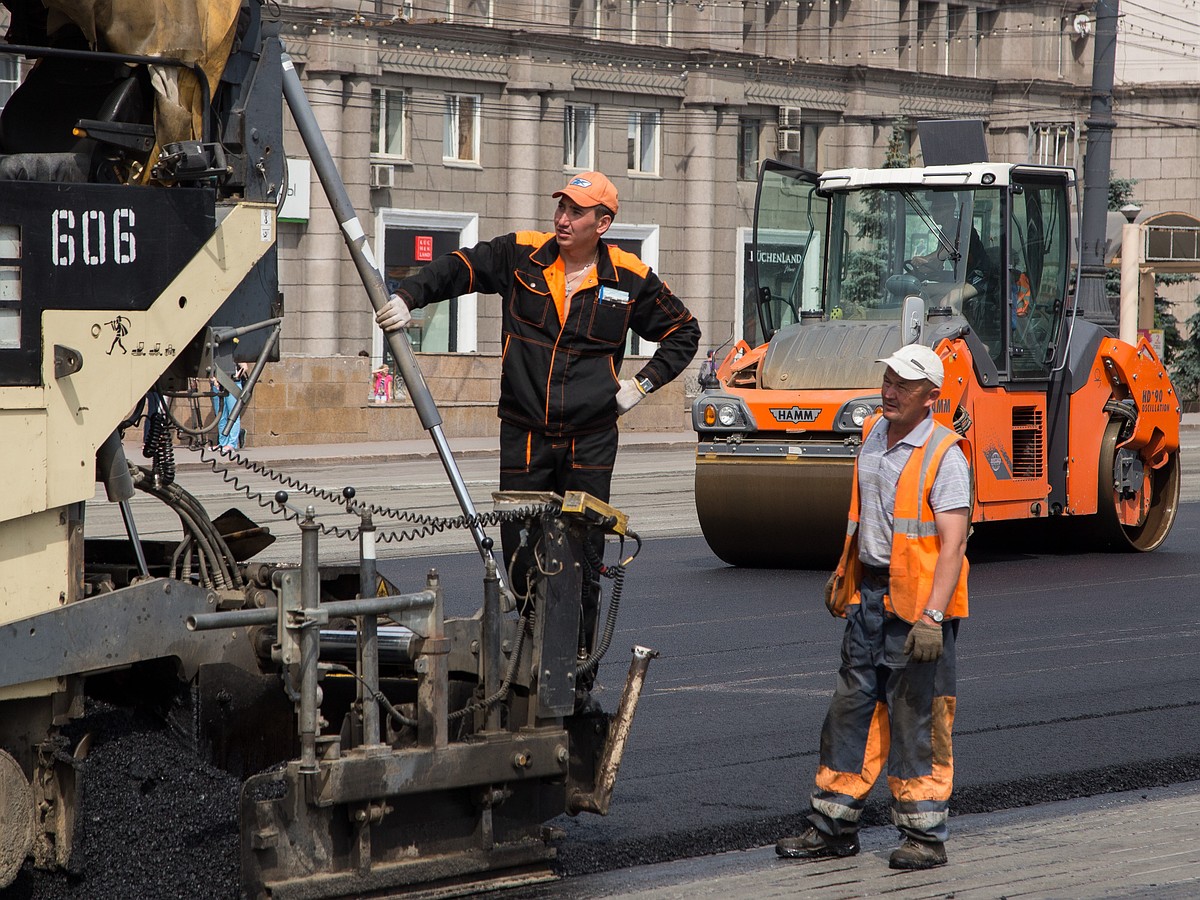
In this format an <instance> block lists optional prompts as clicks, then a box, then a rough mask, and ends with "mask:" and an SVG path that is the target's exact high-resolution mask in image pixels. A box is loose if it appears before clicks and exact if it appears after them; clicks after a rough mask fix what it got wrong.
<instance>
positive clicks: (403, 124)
mask: <svg viewBox="0 0 1200 900" xmlns="http://www.w3.org/2000/svg"><path fill="white" fill-rule="evenodd" d="M407 117H408V102H407V98H406V97H405V95H404V91H392V90H388V89H387V88H375V89H374V90H372V91H371V153H372V154H373V155H375V156H392V157H397V158H399V159H405V158H407V156H408V125H407V121H406V119H407Z"/></svg>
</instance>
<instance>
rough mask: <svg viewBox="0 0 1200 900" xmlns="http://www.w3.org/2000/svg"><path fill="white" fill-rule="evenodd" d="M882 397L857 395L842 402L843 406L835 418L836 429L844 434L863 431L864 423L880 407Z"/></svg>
mask: <svg viewBox="0 0 1200 900" xmlns="http://www.w3.org/2000/svg"><path fill="white" fill-rule="evenodd" d="M882 402H883V401H882V399H881V398H879V397H856V398H855V399H853V400H851V401H849V402H847V403H844V404H842V408H841V409H839V410H838V414H837V418H836V419H834V422H835V425H834V430H836V431H840V432H842V433H843V434H857V433H858V432H860V431H862V427H863V425H864V424H865V423H866V421H867V419H869V418H871V416H872V415H873V414H874V413H875V411H876V410H877V409H879V407H880V404H881V403H882Z"/></svg>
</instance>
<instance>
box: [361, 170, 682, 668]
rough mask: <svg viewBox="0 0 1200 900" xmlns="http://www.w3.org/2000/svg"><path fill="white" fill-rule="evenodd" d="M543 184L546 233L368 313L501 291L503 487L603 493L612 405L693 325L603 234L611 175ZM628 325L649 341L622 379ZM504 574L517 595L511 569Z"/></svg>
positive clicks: (678, 346)
mask: <svg viewBox="0 0 1200 900" xmlns="http://www.w3.org/2000/svg"><path fill="white" fill-rule="evenodd" d="M553 196H554V197H555V198H557V199H558V201H559V202H558V207H557V209H556V210H555V213H554V231H553V232H552V233H543V232H537V231H520V232H516V233H514V234H507V235H504V236H502V237H498V238H495V239H493V240H491V241H485V242H483V243H480V244H476V245H475V246H474V247H471V248H465V249H460V250H456V251H454V252H453V253H449V254H447V255H445V256H443V257H441V258H440V259H437V260H435V261H433V262H432V263H430V264H429V265H427V266H425V267H424V268H423V269H421V271H420V272H418V273H416V274H415V275H412V276H410V277H408V278H405V279H403V280H401V281H399V282H398V283H396V284H395V285H394V286H393V289H394V293H393V295H392V298H391V300H390V301H389V303H388V304H387V305H386V306H385V307H384V308H383V309H382V310H380V311H379V312H378V313H377V315H376V321H377V322H378V323H379V325H380V327H382V328H383V329H384V330H385V331H392V330H395V329H397V328H403V327H404V326H405V325H407V324H408V322H409V321H410V319H411V317H410V315H409V310H411V309H420V308H421V307H424V306H426V305H427V304H430V303H435V302H437V301H440V300H446V299H448V298H450V297H457V296H459V295H461V294H469V293H472V292H475V291H480V292H484V293H494V294H499V295H500V297H501V299H502V301H503V304H504V306H503V312H502V340H503V345H502V354H503V355H502V362H501V369H500V402H499V406H498V409H497V412H498V415H499V416H500V490H502V491H553V492H555V493H557V494H560V495H561V494H563V493H565V492H567V491H586V492H587V493H589V494H591V495H592V496H594V497H597V498H599V499H600V500H604V501H607V500H608V498H609V489H610V485H611V482H612V470H613V463H614V461H615V460H616V456H617V417H618V416H620V415H621V414H623V413H625V412H627V411H629V410H630V409H632V408H633V406H634V404H636V403H637V402H638V401H639V400H641V399H642V397H644V396H645V395H646V394H648V393H650V392H651V391H653V390H656V389H657V388H660V387H662V386H663V385H664V384H666V383H667V382H669V381H671V380H672V379H674V378H675V377H676V376H678V375H679V374H680V373H681V372H682V371H683V370H684V369H685V368H686V367H687V365H688V363H690V362H691V361H692V357H693V356H695V354H696V349H697V347H698V346H699V343H700V326H699V324H698V323H697V322H696V320H695V318H693V316H692V314H691V313H690V312H688V310H687V308H686V307H685V306H684V305H683V303H681V302H680V300H679V298H678V297H676V296H675V295H674V294H673V293H671V290H670V288H668V287H667V285H666V284H665V283H664V282H663V281H661V280H660V279H659V277H658V276H657V275H655V274H654V272H653V270H651V269H650V267H649V266H647V265H646V264H645V263H643V262H642V261H641V260H640V259H639V258H638V257H637V256H635V255H634V254H632V253H628V252H626V251H624V250H622V249H620V248H619V247H617V246H615V245H612V244H608V243H605V242H604V241H603V240H602V237H603V235H604V233H605V232H606V231H608V229H609V226H611V225H612V222H613V218H614V217H615V216H616V213H617V189H616V188H615V187H614V186H613V184H612V182H611V181H609V179H608V178H606V177H605V176H604V175H603V174H601V173H600V172H585V173H583V174H581V175H576V176H575V177H573V178H572V179H571V180H570V181H569V182H568V183H567V185H566V186H565V187H563V188H562V190H559V191H556V192H555V193H554V195H553ZM630 331H633V332H634V333H635V334H637V335H638V336H639V337H641V338H643V339H645V340H648V341H654V342H655V343H657V344H658V349H657V350H656V351H655V352H654V355H653V356H652V357H651V358H650V359H649V360H647V361H646V364H645V365H643V366H642V367H641V369H640V370H639V371H638V373H637V375H636V376H635V377H634V378H632V379H625V380H621V379H620V378H619V377H618V373H619V372H620V370H621V363H622V360H623V359H624V357H625V342H626V338H627V336H628V333H629V332H630ZM501 543H502V546H503V548H504V559H505V565H506V566H507V565H511V562H512V558H513V556H514V554H516V552H517V548H518V546H519V543H520V526H519V525H517V524H508V523H506V525H505V526H503V527H502V528H501ZM518 568H523V567H521V566H518ZM513 580H514V582H515V583H514V584H513V585H512V587H513V589H514V590H515V591H517V592H518V593H521V592H522V590H521V589H522V587H523V582H524V578H523V577H521V575H520V573H519V572H518V571H517V570H514V578H513ZM598 602H599V597H598V591H596V590H591V591H585V598H584V615H583V620H584V622H583V628H584V632H585V634H586V635H591V634H594V631H595V621H596V616H597V610H598ZM584 687H587V686H586V685H585V686H584Z"/></svg>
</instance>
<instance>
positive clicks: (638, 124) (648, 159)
mask: <svg viewBox="0 0 1200 900" xmlns="http://www.w3.org/2000/svg"><path fill="white" fill-rule="evenodd" d="M659 119H660V114H659V111H658V110H656V109H654V110H646V109H631V110H630V111H629V145H628V146H629V152H628V159H627V163H628V164H627V168H628V170H629V171H630V172H635V173H637V174H639V175H657V174H658V125H659Z"/></svg>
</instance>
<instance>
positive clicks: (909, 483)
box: [833, 416, 971, 622]
mask: <svg viewBox="0 0 1200 900" xmlns="http://www.w3.org/2000/svg"><path fill="white" fill-rule="evenodd" d="M880 418H881V417H880V416H873V417H872V418H870V419H868V420H867V423H866V425H865V426H864V427H863V438H864V440H865V439H866V436H867V435H868V434H870V432H871V429H872V428H873V427H874V426H875V423H876V422H878V421H879V419H880ZM961 440H962V438H960V437H959V436H958V434H956V433H955V432H954V431H952V430H951V429H949V428H947V427H946V426H945V425H941V424H939V423H937V422H935V423H934V424H933V431H931V432H930V434H929V438H928V439H927V440H926V441H925V443H924V444H923V445H922V446H920V447H916V448H914V449H913V452H912V455H911V456H910V457H909V458H908V462H907V463H905V464H904V469H903V470H902V471H901V472H900V481H899V483H898V484H897V485H896V504H895V506H894V507H893V511H892V552H891V557H890V558H889V560H888V591H887V594H885V595H884V599H883V603H884V610H885V612H889V613H891V614H892V615H894V616H897V617H899V618H901V619H903V620H904V621H906V622H916V621H917V619H919V618H920V617H921V615H922V613H923V612H924V611H925V607H926V606H927V605H928V603H929V593H930V591H931V590H933V570H934V567H935V566H936V565H937V559H938V552H939V550H940V549H941V546H942V541H941V538H939V537H938V532H937V525H936V523H935V522H934V518H933V507H932V506H930V504H929V495H930V492H931V491H932V490H933V482H934V479H935V478H936V477H937V473H938V468H939V466H941V464H942V460H943V459H944V458H945V456H946V452H947V451H948V450H949V449H950V448H951V447H953V446H954V445H955V444H957V443H959V442H960V441H961ZM965 450H966V448H965V447H964V453H965ZM965 455H966V456H967V459H968V460H969V459H970V458H971V457H970V454H965ZM858 515H859V500H858V460H857V459H856V460H855V461H854V481H853V482H852V483H851V488H850V520H849V523H848V524H847V526H846V544H845V549H843V550H842V558H841V559H840V560H839V561H838V567H837V571H836V572H835V573H834V584H833V591H834V599H835V601H836V604H837V607H838V608H839V609H840V614H841V615H843V616H844V615H845V614H846V613H845V610H846V607H847V606H848V605H850V604H854V603H858V602H860V596H859V581H860V580H861V578H862V563H861V562H860V561H859V558H858ZM968 568H969V566H968V564H967V560H966V559H965V558H964V559H963V564H962V570H961V571H960V572H959V575H958V584H957V585H955V587H954V593H953V594H952V595H951V597H950V604H949V606H947V607H946V611H945V612H946V617H947V618H960V619H965V618H966V617H967V569H968Z"/></svg>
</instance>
